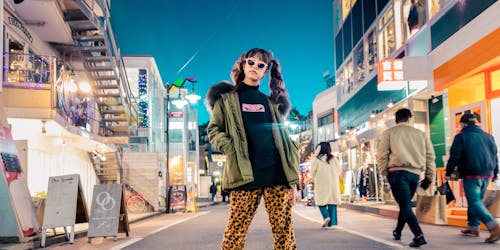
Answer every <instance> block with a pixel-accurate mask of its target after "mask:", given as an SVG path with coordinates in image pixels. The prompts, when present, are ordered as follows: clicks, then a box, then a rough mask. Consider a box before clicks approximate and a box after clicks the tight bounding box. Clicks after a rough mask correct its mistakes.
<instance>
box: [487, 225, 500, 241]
mask: <svg viewBox="0 0 500 250" xmlns="http://www.w3.org/2000/svg"><path fill="white" fill-rule="evenodd" d="M497 240H500V225H497V226H496V227H495V228H493V229H491V230H490V237H488V238H487V239H486V240H485V241H484V242H486V243H494V242H495V241H497Z"/></svg>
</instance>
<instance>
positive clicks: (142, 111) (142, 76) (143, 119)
mask: <svg viewBox="0 0 500 250" xmlns="http://www.w3.org/2000/svg"><path fill="white" fill-rule="evenodd" d="M138 90H139V123H138V124H139V128H149V115H148V110H149V107H148V106H149V96H148V75H147V71H146V70H145V69H139V80H138Z"/></svg>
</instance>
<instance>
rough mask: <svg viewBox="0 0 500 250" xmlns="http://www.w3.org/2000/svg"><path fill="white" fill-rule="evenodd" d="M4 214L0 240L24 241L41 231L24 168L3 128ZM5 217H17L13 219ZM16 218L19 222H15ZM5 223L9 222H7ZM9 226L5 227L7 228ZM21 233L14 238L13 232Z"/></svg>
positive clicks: (0, 150)
mask: <svg viewBox="0 0 500 250" xmlns="http://www.w3.org/2000/svg"><path fill="white" fill-rule="evenodd" d="M0 155H1V160H0V165H1V166H0V167H1V173H2V175H1V181H0V193H1V195H0V204H1V205H0V212H1V214H2V216H1V217H2V219H1V222H2V223H1V224H2V226H1V227H2V229H1V230H0V237H15V236H17V237H19V236H20V235H19V233H22V236H23V237H27V236H31V235H35V234H36V233H37V232H38V231H39V225H38V220H37V215H36V213H35V207H34V205H33V202H32V201H31V195H30V193H29V190H28V185H27V183H26V178H25V177H24V174H25V173H24V172H23V168H22V166H21V165H20V162H19V159H18V158H17V149H16V145H15V143H14V141H13V140H12V134H11V132H10V129H9V128H7V127H3V126H0ZM3 215H14V216H13V217H10V218H9V217H8V216H3ZM14 218H15V220H16V221H14ZM4 220H5V221H4ZM4 223H5V224H4ZM16 231H17V232H19V233H17V234H13V232H16Z"/></svg>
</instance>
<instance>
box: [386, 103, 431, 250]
mask: <svg viewBox="0 0 500 250" xmlns="http://www.w3.org/2000/svg"><path fill="white" fill-rule="evenodd" d="M411 117H412V113H411V111H410V110H409V109H406V108H404V109H400V110H398V111H397V112H396V126H394V127H392V128H390V129H388V130H386V131H384V133H382V135H381V137H380V142H379V144H378V149H377V165H378V170H379V172H380V173H381V174H382V175H383V176H386V177H387V180H388V181H389V184H390V185H391V190H392V194H393V195H394V198H395V199H396V202H397V203H398V204H399V216H398V224H397V226H396V229H395V230H394V231H393V236H394V239H395V240H400V239H401V231H403V227H404V225H405V223H408V226H409V227H410V230H411V231H412V233H413V234H414V235H415V237H414V238H413V240H412V242H411V243H410V247H420V246H421V245H424V244H426V243H427V241H426V240H425V238H424V233H423V232H422V229H421V228H420V225H419V224H418V221H417V217H416V216H415V214H414V213H413V210H412V202H411V199H412V197H413V195H414V194H415V191H416V190H417V186H418V183H419V179H420V175H421V173H422V172H425V179H424V180H423V181H422V185H421V186H422V187H423V188H424V189H427V188H428V187H429V185H430V183H432V180H434V174H435V170H436V165H435V161H434V160H435V158H436V156H435V154H434V149H433V147H432V143H431V141H430V140H429V137H428V136H427V135H426V134H425V133H424V132H422V131H420V130H418V129H416V128H414V127H412V126H410V124H409V121H410V118H411Z"/></svg>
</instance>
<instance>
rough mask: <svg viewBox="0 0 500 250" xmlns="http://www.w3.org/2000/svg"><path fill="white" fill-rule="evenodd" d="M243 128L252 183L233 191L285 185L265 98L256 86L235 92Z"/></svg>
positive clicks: (245, 86)
mask: <svg viewBox="0 0 500 250" xmlns="http://www.w3.org/2000/svg"><path fill="white" fill-rule="evenodd" d="M238 97H239V101H240V105H241V106H240V108H241V114H242V118H243V125H244V126H245V132H246V137H247V141H248V153H249V156H250V163H251V164H252V170H253V176H254V181H253V182H251V183H248V184H246V185H243V186H242V187H240V188H237V189H243V190H252V189H258V188H263V187H272V186H276V185H287V181H286V177H285V174H284V172H283V167H282V166H281V159H280V156H279V153H278V150H277V149H276V146H275V144H274V137H273V133H272V122H273V121H272V117H271V112H270V110H269V103H268V100H267V97H266V95H264V94H263V93H261V92H260V91H259V87H258V86H249V85H246V84H243V87H242V88H241V89H240V90H239V91H238Z"/></svg>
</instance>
